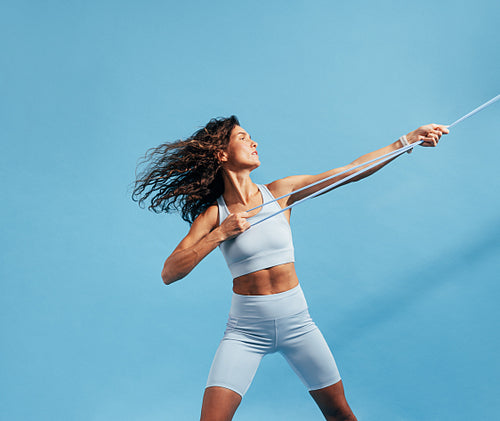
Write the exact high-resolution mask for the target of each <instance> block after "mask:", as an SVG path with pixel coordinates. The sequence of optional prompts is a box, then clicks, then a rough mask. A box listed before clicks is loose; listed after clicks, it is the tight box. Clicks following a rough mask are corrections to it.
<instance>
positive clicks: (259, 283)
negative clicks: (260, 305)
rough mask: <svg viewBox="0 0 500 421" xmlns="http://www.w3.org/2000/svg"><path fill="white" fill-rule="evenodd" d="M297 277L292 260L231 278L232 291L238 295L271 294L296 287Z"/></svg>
mask: <svg viewBox="0 0 500 421" xmlns="http://www.w3.org/2000/svg"><path fill="white" fill-rule="evenodd" d="M298 284H299V279H298V278H297V274H296V273H295V265H294V264H293V262H291V263H285V264H283V265H278V266H273V267H272V268H267V269H262V270H258V271H257V272H252V273H249V274H247V275H243V276H239V277H237V278H234V279H233V291H234V292H235V293H236V294H240V295H271V294H277V293H279V292H285V291H288V290H289V289H292V288H294V287H296V286H297V285H298Z"/></svg>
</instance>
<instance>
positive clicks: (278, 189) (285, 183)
mask: <svg viewBox="0 0 500 421" xmlns="http://www.w3.org/2000/svg"><path fill="white" fill-rule="evenodd" d="M264 186H266V187H267V189H268V190H269V191H270V192H271V193H272V195H273V196H274V197H279V196H283V195H285V194H288V193H290V192H291V191H292V189H293V176H292V177H285V178H280V179H279V180H274V181H272V182H271V183H268V184H264Z"/></svg>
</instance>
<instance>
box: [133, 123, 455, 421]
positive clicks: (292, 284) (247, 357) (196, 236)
mask: <svg viewBox="0 0 500 421" xmlns="http://www.w3.org/2000/svg"><path fill="white" fill-rule="evenodd" d="M443 133H448V130H447V129H446V127H445V126H442V125H436V124H430V125H427V126H422V127H420V128H418V129H416V130H415V131H413V132H411V133H409V134H408V135H406V137H403V138H400V139H399V140H397V141H396V142H394V143H391V144H390V145H388V146H386V147H384V148H381V149H379V150H376V151H374V152H371V153H368V154H366V155H363V156H361V157H360V158H358V159H356V160H355V161H353V162H352V163H351V164H349V165H347V166H345V167H340V168H335V169H332V170H330V171H327V172H324V173H321V174H318V175H297V176H291V177H286V178H283V179H280V180H276V181H274V182H272V183H270V184H266V185H257V184H255V183H254V182H253V181H252V179H251V178H250V173H251V172H252V170H254V169H256V168H257V167H259V165H260V160H259V155H258V153H257V142H255V141H254V140H253V139H252V138H251V137H250V135H249V134H248V133H247V132H246V131H245V130H244V129H243V128H242V127H241V126H240V124H239V122H238V120H237V118H236V117H235V116H232V117H229V118H221V119H212V120H211V121H210V122H209V123H208V124H207V125H206V126H205V127H204V128H203V129H200V130H199V131H197V132H196V133H195V134H194V135H193V136H191V137H190V138H188V139H187V140H185V141H182V140H181V141H177V142H174V143H166V144H163V145H161V146H159V147H158V148H155V149H152V150H151V151H150V153H149V154H148V155H146V159H145V161H144V163H146V164H147V167H146V168H145V170H144V171H143V172H142V173H141V175H140V176H139V177H138V179H137V181H136V187H135V190H134V193H133V198H134V200H138V201H139V203H140V204H142V203H144V201H146V200H150V201H151V205H150V206H149V208H150V209H152V210H154V211H156V212H160V211H166V212H169V211H171V210H177V209H179V208H180V211H181V214H182V217H183V219H185V220H186V221H188V222H189V223H190V224H191V228H190V230H189V233H188V234H187V235H186V237H185V238H184V239H183V240H182V241H181V242H180V243H179V245H178V246H177V247H176V248H175V250H174V251H173V252H172V254H171V255H170V256H169V257H168V258H167V260H166V261H165V264H164V268H163V271H162V274H161V276H162V279H163V281H164V282H165V284H167V285H168V284H171V283H172V282H175V281H177V280H179V279H181V278H183V277H184V276H186V275H187V274H188V273H189V272H190V271H191V270H192V269H193V268H194V267H195V266H196V265H197V264H198V263H199V262H200V261H201V260H202V259H203V258H204V257H205V256H206V255H208V254H209V253H210V252H211V251H212V250H213V249H215V248H216V247H217V246H219V247H220V248H221V251H222V253H223V255H224V257H225V259H226V262H227V263H228V266H229V268H230V271H231V274H232V277H233V299H232V304H231V310H230V313H229V319H228V323H227V328H226V331H225V333H224V337H223V339H222V341H221V343H220V345H219V348H218V350H217V352H216V355H215V358H214V360H213V363H212V367H211V369H210V373H209V376H208V381H207V386H206V389H205V394H204V397H203V404H202V410H201V420H202V421H208V420H231V419H232V417H233V415H234V413H235V411H236V409H237V407H238V405H239V404H240V402H241V399H242V397H243V395H244V394H245V392H246V390H247V389H248V387H249V385H250V383H251V381H252V379H253V376H254V374H255V372H256V370H257V367H258V365H259V363H260V361H261V359H262V357H263V356H264V355H265V354H268V353H271V352H276V351H279V352H280V353H281V354H283V356H284V357H285V358H286V360H287V361H288V362H289V363H290V365H291V366H292V368H293V369H294V371H295V372H296V373H297V374H298V376H299V377H300V378H301V380H302V381H303V383H304V384H305V385H306V387H307V388H308V390H309V393H310V394H311V396H312V397H313V399H314V400H315V401H316V403H317V404H318V406H319V408H320V409H321V411H322V412H323V414H324V416H325V419H327V420H356V418H355V416H354V414H353V413H352V411H351V409H350V408H349V405H348V404H347V401H346V399H345V396H344V390H343V385H342V380H341V379H340V375H339V372H338V370H337V367H336V364H335V360H334V359H333V356H332V354H331V352H330V350H329V348H328V345H327V344H326V342H325V340H324V338H323V336H322V334H321V332H320V331H319V330H318V328H317V327H316V325H315V324H314V322H313V321H312V320H311V318H310V316H309V313H308V309H307V303H306V301H305V298H304V295H303V293H302V290H301V288H300V286H299V280H298V278H297V275H296V273H295V268H294V263H293V262H294V253H293V244H292V237H291V232H290V225H289V222H290V210H287V211H285V212H283V213H281V214H279V215H277V216H274V217H272V218H270V219H268V220H266V221H265V222H263V223H260V224H258V225H255V226H252V227H251V224H252V223H255V222H256V221H259V220H261V219H262V218H264V217H265V216H267V215H269V214H272V213H273V212H276V211H279V210H280V209H282V208H284V207H286V206H288V205H290V204H292V203H294V202H295V201H297V200H300V199H301V198H304V197H306V196H308V195H310V194H312V193H314V192H317V191H319V190H320V189H323V188H325V187H326V188H327V187H328V186H330V185H332V184H333V183H336V182H338V181H341V180H343V179H345V178H346V177H348V176H350V175H352V174H354V171H349V168H352V167H354V166H356V165H359V164H363V163H365V162H368V161H370V160H373V159H375V158H377V157H380V156H382V155H384V154H387V153H389V152H392V151H395V150H397V149H399V148H401V147H402V146H403V144H404V143H415V142H417V141H420V140H422V141H423V143H422V146H436V145H437V143H438V141H439V139H440V137H441V135H442V134H443ZM393 159H394V158H393ZM390 160H392V159H390ZM390 160H389V161H390ZM389 161H387V162H384V163H381V164H379V165H378V166H375V167H374V168H372V169H371V170H368V171H366V172H365V173H363V174H359V175H356V176H354V177H353V178H350V179H349V180H346V183H348V182H351V181H357V180H360V179H362V178H364V177H367V176H368V175H370V174H373V173H374V172H375V171H377V170H379V169H380V168H382V167H383V166H384V165H386V164H387V163H388V162H389ZM340 173H342V174H340ZM335 174H339V177H333V178H332V179H329V180H327V181H325V182H324V183H319V184H317V185H315V186H312V187H309V188H306V189H304V190H302V191H300V192H298V193H294V194H291V195H290V196H287V197H284V198H282V199H280V200H279V201H278V202H274V203H272V204H269V205H266V206H264V207H262V208H257V209H255V210H253V211H250V212H247V210H249V209H252V208H255V207H258V206H259V205H261V204H262V203H264V202H268V201H270V200H272V199H273V198H275V197H281V196H283V195H286V194H288V193H291V192H294V191H296V190H298V189H300V188H302V187H305V186H308V185H310V184H312V183H314V182H317V181H320V180H322V179H324V178H327V177H330V176H334V175H335ZM340 184H342V183H340ZM250 227H251V228H250Z"/></svg>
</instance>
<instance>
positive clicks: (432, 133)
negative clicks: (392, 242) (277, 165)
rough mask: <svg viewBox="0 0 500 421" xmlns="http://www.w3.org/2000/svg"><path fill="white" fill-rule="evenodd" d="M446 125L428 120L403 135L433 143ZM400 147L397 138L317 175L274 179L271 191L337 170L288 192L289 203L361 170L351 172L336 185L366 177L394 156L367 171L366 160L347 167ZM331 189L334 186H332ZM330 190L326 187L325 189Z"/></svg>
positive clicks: (280, 191)
mask: <svg viewBox="0 0 500 421" xmlns="http://www.w3.org/2000/svg"><path fill="white" fill-rule="evenodd" d="M447 133H448V129H447V128H446V126H444V125H438V124H428V125H426V126H421V127H419V128H418V129H416V130H414V131H412V132H410V133H408V134H407V135H406V138H407V140H408V143H415V142H418V141H420V140H423V143H422V146H436V145H437V143H438V141H439V139H440V138H441V136H442V135H443V134H447ZM401 147H403V144H402V143H401V141H400V140H399V139H398V140H397V141H396V142H393V143H391V144H390V145H388V146H385V147H383V148H380V149H377V150H376V151H373V152H370V153H367V154H365V155H362V156H360V157H359V158H357V159H355V160H354V161H353V162H351V163H350V164H348V165H345V166H343V167H339V168H334V169H332V170H329V171H326V172H323V173H320V174H317V175H295V176H291V177H286V178H283V179H281V180H277V181H275V182H273V183H271V184H270V186H269V187H270V188H271V189H272V192H273V194H274V195H275V196H282V195H284V194H287V193H291V192H293V191H295V190H298V189H300V188H302V187H305V186H308V185H310V184H313V183H315V182H318V181H320V180H323V179H325V178H328V177H332V176H334V175H335V174H340V173H343V174H341V175H339V176H338V177H333V178H331V179H329V180H327V181H325V182H324V183H319V184H317V185H315V186H313V187H310V188H308V189H304V190H302V191H300V192H298V193H296V194H292V195H291V196H289V197H288V200H287V202H286V206H288V205H291V204H292V203H294V202H296V201H297V200H300V199H302V198H304V197H306V196H309V195H311V194H313V193H316V192H318V191H319V190H321V189H325V188H327V187H328V186H330V185H332V184H334V183H337V182H339V181H342V180H343V179H345V178H347V177H349V176H352V175H354V174H356V173H358V172H359V173H360V174H359V175H357V176H354V177H352V178H350V179H348V180H346V182H345V183H341V184H339V185H337V186H336V187H339V186H340V185H345V184H348V183H350V182H353V181H359V180H361V179H363V178H365V177H368V176H369V175H371V174H373V173H375V172H377V171H378V170H379V169H381V168H382V167H384V166H385V165H387V164H388V163H389V162H391V161H392V160H394V159H396V157H394V158H392V159H389V160H387V161H385V162H383V163H381V164H380V165H376V166H375V167H373V168H371V169H370V170H368V171H365V172H364V173H363V169H364V168H366V167H367V166H368V165H369V164H367V165H366V166H362V167H360V168H357V169H356V170H353V171H349V168H353V167H355V166H358V165H360V164H363V163H365V162H369V161H372V160H373V159H376V158H378V157H381V156H383V155H385V154H387V153H390V152H393V151H396V150H398V149H400V148H401ZM332 189H333V188H332ZM328 191H330V190H326V191H325V193H326V192H328Z"/></svg>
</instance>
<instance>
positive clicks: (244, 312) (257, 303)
mask: <svg viewBox="0 0 500 421" xmlns="http://www.w3.org/2000/svg"><path fill="white" fill-rule="evenodd" d="M304 310H307V302H306V299H305V297H304V293H303V292H302V288H301V287H300V285H298V284H297V285H296V286H295V287H293V288H291V289H289V290H287V291H283V292H278V293H276V294H267V295H241V294H236V293H233V298H232V301H231V310H230V311H229V316H230V317H234V318H258V319H261V320H265V319H279V318H282V317H287V316H291V315H294V314H298V313H300V312H302V311H304Z"/></svg>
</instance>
